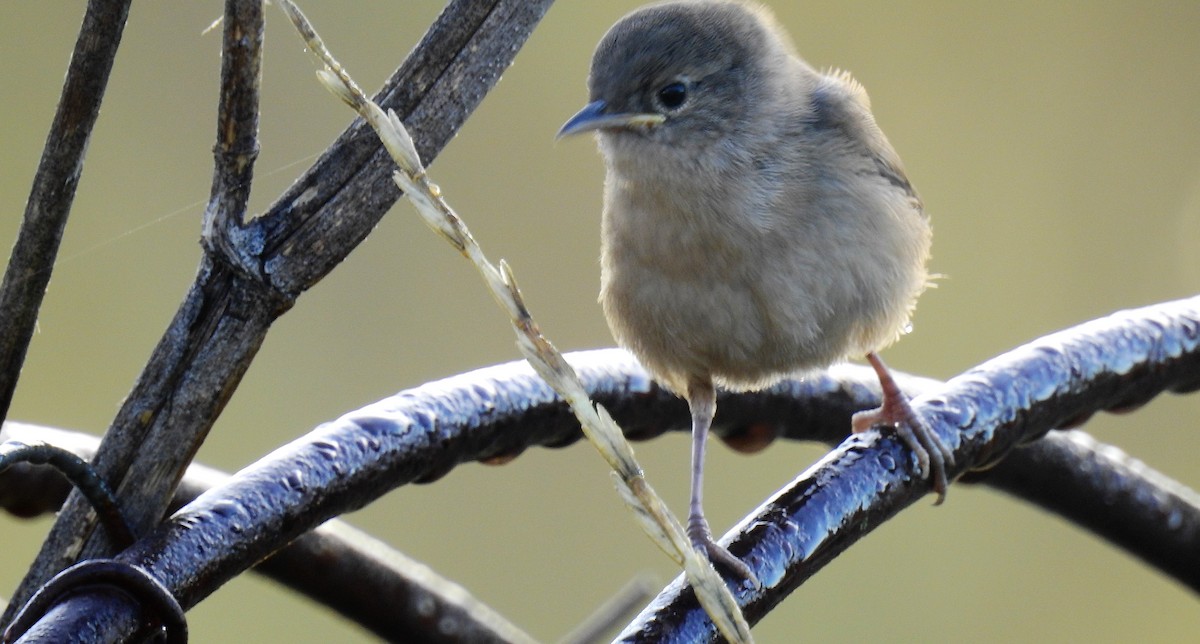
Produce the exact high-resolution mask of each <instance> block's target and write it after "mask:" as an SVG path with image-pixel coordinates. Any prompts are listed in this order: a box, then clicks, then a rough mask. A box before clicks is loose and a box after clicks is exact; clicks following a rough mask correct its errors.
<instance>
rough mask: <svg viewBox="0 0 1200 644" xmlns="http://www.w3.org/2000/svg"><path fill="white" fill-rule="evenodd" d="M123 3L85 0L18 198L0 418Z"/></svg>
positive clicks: (76, 173) (78, 169) (0, 354)
mask: <svg viewBox="0 0 1200 644" xmlns="http://www.w3.org/2000/svg"><path fill="white" fill-rule="evenodd" d="M129 4H130V2H129V0H91V1H90V2H88V6H87V12H86V13H85V14H84V16H83V25H82V26H81V27H80V28H79V39H78V40H77V41H76V42H75V51H74V53H72V54H71V63H70V66H69V67H68V68H67V77H66V80H65V81H64V82H63V90H62V97H61V98H59V100H58V110H57V111H56V112H55V114H54V121H53V122H52V123H51V125H50V133H49V134H48V135H47V136H46V146H45V148H44V149H43V150H42V160H41V162H40V163H39V164H38V169H37V174H35V175H34V178H33V189H32V190H30V193H29V200H28V201H27V202H26V203H25V220H24V221H23V222H22V224H21V231H20V233H19V234H18V236H17V241H16V244H15V245H14V246H13V251H12V255H10V256H9V258H8V268H7V269H6V270H5V271H4V283H3V285H0V420H3V419H4V418H5V417H7V415H8V406H9V403H11V402H12V396H13V391H14V390H15V389H16V387H17V379H18V378H19V377H20V375H21V365H22V364H23V363H24V362H25V351H26V350H27V349H28V348H29V339H30V337H32V335H33V329H34V325H35V324H36V322H37V316H38V310H39V309H40V308H41V306H42V297H43V296H44V295H45V294H46V285H47V284H49V283H50V275H51V273H52V271H53V269H54V260H55V258H56V257H57V256H58V246H59V243H60V242H61V241H62V235H63V229H64V228H65V227H66V225H67V216H68V215H69V214H70V212H71V204H72V203H73V202H74V200H75V189H76V187H78V185H79V178H80V176H81V175H82V174H83V159H84V155H85V153H86V152H87V147H88V140H89V139H90V138H91V136H92V126H93V125H95V123H96V117H97V116H98V115H99V114H100V103H101V101H102V100H103V99H104V89H105V87H106V86H107V85H108V75H109V72H110V71H112V65H113V59H114V58H115V57H116V55H117V47H118V46H119V45H120V44H121V33H122V32H123V31H124V29H125V19H126V18H127V17H128V15H129Z"/></svg>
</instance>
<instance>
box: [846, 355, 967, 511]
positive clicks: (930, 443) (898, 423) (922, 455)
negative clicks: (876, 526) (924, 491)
mask: <svg viewBox="0 0 1200 644" xmlns="http://www.w3.org/2000/svg"><path fill="white" fill-rule="evenodd" d="M867 361H868V362H870V363H871V367H872V368H874V369H875V375H877V376H879V387H880V389H882V390H883V404H882V405H881V406H880V407H879V409H873V410H870V411H860V412H858V413H857V414H854V418H853V419H852V420H851V427H852V429H853V430H854V433H856V434H857V433H860V432H865V431H867V430H868V429H871V428H872V427H876V426H879V425H887V426H889V427H892V428H893V429H895V431H896V435H897V436H899V437H900V440H901V441H902V442H903V443H904V444H905V445H907V446H908V448H909V449H911V450H912V451H913V453H914V454H916V456H917V465H918V466H919V467H920V470H921V473H922V474H923V475H925V476H927V477H929V479H930V480H931V481H932V483H933V490H934V491H935V492H937V495H938V498H937V501H936V502H935V503H934V505H940V504H941V503H942V501H944V500H945V499H946V486H947V485H949V481H948V480H947V479H946V467H947V466H949V467H953V466H954V452H952V451H951V450H950V448H948V447H946V444H945V443H943V442H942V439H941V438H939V437H938V435H937V434H935V433H934V432H933V430H931V429H929V426H928V425H926V424H925V421H923V420H922V419H921V417H920V415H918V414H917V412H916V410H914V409H913V408H912V405H911V404H909V402H908V396H905V395H904V392H902V391H900V387H899V385H897V384H896V381H895V379H893V378H892V374H891V372H890V371H888V368H887V365H885V364H883V361H882V360H880V359H879V356H878V355H875V354H874V353H868V354H867Z"/></svg>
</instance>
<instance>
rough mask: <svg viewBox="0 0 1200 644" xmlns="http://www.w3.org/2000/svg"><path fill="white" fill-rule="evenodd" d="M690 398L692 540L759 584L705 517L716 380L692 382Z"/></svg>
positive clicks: (711, 558)
mask: <svg viewBox="0 0 1200 644" xmlns="http://www.w3.org/2000/svg"><path fill="white" fill-rule="evenodd" d="M687 399H688V407H689V408H690V409H691V412H692V498H691V503H690V504H689V506H688V522H687V533H688V538H689V539H691V541H692V547H694V548H695V549H696V550H699V551H700V552H701V553H702V554H704V555H705V556H706V557H707V558H708V560H709V561H711V562H713V563H714V564H718V565H720V566H723V567H724V568H726V569H727V570H730V571H732V572H733V573H735V574H736V575H737V576H739V577H741V578H742V579H745V580H747V581H749V582H750V583H751V584H753V585H755V586H758V585H759V584H758V579H757V578H756V577H755V576H754V573H753V572H752V571H751V570H750V567H749V566H747V565H746V564H745V563H743V562H742V560H740V559H738V558H737V557H735V556H733V554H732V553H730V552H729V550H727V549H726V548H725V547H724V546H722V545H720V544H719V543H717V542H716V541H715V540H714V539H713V536H712V530H711V529H710V528H709V527H708V520H707V519H705V518H704V507H703V501H702V498H701V497H702V496H703V487H704V446H705V443H706V442H707V440H708V430H709V428H710V427H711V426H712V420H713V415H714V414H715V413H716V411H717V394H716V391H715V390H714V389H713V384H712V380H710V379H705V380H704V381H692V382H691V383H689V384H688V390H687Z"/></svg>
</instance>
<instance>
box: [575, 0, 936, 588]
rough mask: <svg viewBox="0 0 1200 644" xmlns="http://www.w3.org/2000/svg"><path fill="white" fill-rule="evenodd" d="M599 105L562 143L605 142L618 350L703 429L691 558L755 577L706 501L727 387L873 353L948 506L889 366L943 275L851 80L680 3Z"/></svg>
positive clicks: (704, 4)
mask: <svg viewBox="0 0 1200 644" xmlns="http://www.w3.org/2000/svg"><path fill="white" fill-rule="evenodd" d="M588 86H589V90H590V101H591V102H590V103H588V105H587V106H586V107H584V108H583V110H581V111H580V112H579V113H578V114H576V115H575V116H573V117H572V118H571V119H570V120H569V121H567V122H566V124H565V125H563V127H562V129H561V130H560V131H559V136H560V137H561V136H566V135H571V134H578V133H581V132H588V131H595V132H596V133H597V141H598V142H599V147H600V151H601V153H602V154H603V156H604V159H605V162H606V166H607V179H606V181H605V191H604V212H603V223H602V232H601V240H602V241H601V278H600V283H601V285H600V302H601V304H602V305H603V309H604V314H605V316H606V317H607V319H608V324H609V327H610V328H611V329H612V332H613V335H614V336H615V337H616V339H617V342H618V343H619V344H621V345H622V346H623V347H626V348H627V349H629V350H630V351H631V352H633V354H634V355H635V356H637V358H638V360H639V361H640V362H641V363H642V364H643V365H644V366H645V367H646V369H648V370H649V371H650V373H651V374H652V375H653V376H654V377H655V379H657V380H658V381H659V382H661V383H662V384H664V385H665V386H667V387H669V388H670V389H672V390H673V391H675V392H676V393H678V394H680V395H681V396H683V397H685V398H686V399H687V401H688V405H689V407H690V408H691V416H692V495H691V504H690V508H689V509H690V511H689V515H688V535H689V537H690V539H691V540H692V543H693V545H694V546H695V547H696V548H698V549H700V550H701V551H702V552H705V553H707V554H708V556H709V557H710V558H711V559H712V560H713V561H714V562H717V563H721V564H724V565H725V566H727V567H729V568H731V569H732V570H734V571H735V572H738V573H740V574H741V575H742V576H743V577H746V578H752V575H751V574H750V571H749V568H748V567H747V566H746V565H745V564H744V563H742V562H741V561H739V560H738V559H736V558H735V557H733V555H731V554H730V553H729V552H728V551H727V550H725V548H724V547H722V546H720V545H718V544H717V543H716V542H715V541H714V540H713V537H712V534H711V531H710V529H709V526H708V522H707V520H706V519H705V518H704V512H703V507H702V503H701V493H702V478H703V466H704V447H705V440H706V438H707V435H708V431H709V427H710V425H711V423H712V418H713V413H714V411H715V409H716V397H715V392H714V386H715V385H720V386H722V387H726V388H729V389H733V390H745V389H754V388H759V387H764V386H767V385H769V384H771V383H773V382H775V381H777V380H779V379H780V378H783V377H785V376H789V375H795V374H803V373H804V372H806V371H812V370H815V369H820V368H824V367H827V366H829V365H830V364H832V363H834V362H838V361H840V360H843V359H846V358H848V357H858V356H863V355H865V356H866V358H867V360H868V361H869V362H870V363H871V365H872V367H874V369H875V372H876V373H877V374H878V376H879V381H880V384H881V386H882V390H883V405H882V407H880V408H879V409H877V410H874V411H870V412H861V413H859V414H857V415H856V416H855V417H854V421H853V429H854V431H855V432H861V431H865V430H867V429H869V428H871V427H872V426H875V425H884V424H886V425H891V426H894V427H895V428H896V430H897V432H898V435H899V437H900V438H901V439H902V441H903V442H904V443H905V444H906V445H907V446H908V447H909V448H911V449H912V451H913V452H914V453H915V455H916V457H917V462H918V466H919V467H920V469H921V472H923V473H924V475H926V476H929V477H930V478H931V479H932V482H933V488H934V489H935V490H936V491H937V493H938V495H939V502H940V500H941V498H942V496H944V494H945V490H946V485H947V479H946V467H947V465H950V464H952V453H951V452H950V450H949V449H947V447H946V446H945V445H944V444H943V442H942V441H941V440H940V439H939V438H938V436H937V435H936V434H935V433H933V432H932V431H931V430H929V429H928V427H927V426H926V425H925V424H924V423H923V422H922V421H921V419H920V417H919V416H918V415H916V414H915V413H914V411H913V409H912V408H911V407H910V405H909V403H908V399H907V398H906V397H905V396H904V394H903V393H901V391H900V390H899V388H898V387H897V386H896V384H895V382H894V381H893V379H892V377H891V374H890V373H889V372H888V370H887V367H886V366H884V364H883V362H881V361H880V360H879V358H878V356H877V355H876V352H877V351H879V350H880V349H882V348H883V347H885V346H887V345H889V344H891V343H892V342H893V341H895V340H896V339H897V337H898V336H899V335H900V334H901V333H902V332H904V330H905V329H906V328H907V326H908V323H909V316H910V315H911V313H912V311H913V307H914V305H915V303H916V299H917V296H918V295H919V294H920V293H921V292H922V291H923V290H924V289H925V288H926V286H927V284H928V281H929V274H928V273H927V271H926V267H925V266H926V262H927V261H928V259H929V246H930V228H929V220H928V218H927V216H926V215H925V213H924V212H923V210H922V205H921V200H920V199H919V198H918V197H917V193H916V191H914V190H913V187H912V186H911V185H910V184H909V182H908V179H907V178H906V177H905V174H904V169H903V167H902V166H901V163H900V159H899V157H897V156H896V152H895V151H894V150H893V149H892V146H891V145H890V144H889V143H888V141H887V139H886V138H885V137H884V135H883V133H882V132H881V131H880V130H879V128H878V126H876V124H875V119H874V117H873V116H872V115H871V111H870V106H869V103H868V100H867V94H866V92H865V91H864V90H863V88H862V87H861V86H860V85H859V84H858V83H857V82H855V81H854V80H853V79H852V78H851V77H850V76H849V75H847V74H845V73H842V72H832V73H821V72H818V71H816V70H814V69H813V68H812V67H810V66H809V65H808V64H807V63H805V62H804V61H803V60H801V59H800V58H799V57H797V55H796V54H795V53H794V51H793V49H792V46H791V44H790V42H789V39H788V37H787V36H786V34H784V32H783V31H782V30H781V29H780V27H779V26H778V25H777V24H776V23H775V20H774V18H773V17H772V16H771V15H770V14H769V13H768V12H767V11H766V10H765V9H763V8H762V7H759V6H757V5H754V4H749V3H744V2H735V1H728V0H726V1H693V2H686V1H685V2H667V3H663V4H656V5H650V6H647V7H643V8H641V9H638V10H636V11H634V12H633V13H631V14H629V15H627V16H625V17H624V18H622V19H621V20H620V21H619V22H617V23H616V24H615V25H614V26H613V27H612V28H611V29H610V30H609V31H608V33H607V34H606V35H605V36H604V38H603V40H601V41H600V44H599V46H598V47H597V48H596V52H595V55H594V58H593V59H592V68H591V74H590V76H589V78H588Z"/></svg>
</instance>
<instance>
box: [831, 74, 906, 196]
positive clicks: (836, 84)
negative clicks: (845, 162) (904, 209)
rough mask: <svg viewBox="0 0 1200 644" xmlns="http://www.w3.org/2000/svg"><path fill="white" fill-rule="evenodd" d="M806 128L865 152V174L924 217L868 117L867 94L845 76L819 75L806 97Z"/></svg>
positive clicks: (898, 165) (897, 160) (900, 168)
mask: <svg viewBox="0 0 1200 644" xmlns="http://www.w3.org/2000/svg"><path fill="white" fill-rule="evenodd" d="M810 100H811V112H810V114H811V116H810V117H809V119H810V120H809V126H810V127H815V128H826V129H833V130H838V131H839V132H840V133H841V134H842V136H843V138H844V140H845V141H846V142H848V143H850V144H851V145H853V146H855V147H858V148H859V149H860V152H865V153H866V155H867V156H868V157H869V158H870V159H871V161H872V162H873V167H871V168H868V169H866V170H865V171H866V172H872V173H876V174H878V175H879V176H880V177H882V178H883V179H884V180H886V181H887V182H888V183H890V184H892V185H893V186H895V187H897V188H899V189H900V190H902V191H903V192H904V193H905V194H907V195H908V197H909V198H910V199H912V200H913V202H914V205H915V206H916V208H917V209H918V210H919V211H921V212H922V214H924V209H923V207H922V204H921V198H920V196H918V195H917V191H916V189H915V188H913V186H912V183H910V182H909V180H908V175H907V174H905V172H904V164H903V163H901V161H900V156H899V155H898V154H896V150H895V149H894V148H892V144H891V143H889V142H888V140H887V137H886V136H884V134H883V131H882V130H880V129H879V126H878V125H877V124H876V123H875V117H874V116H873V115H872V114H871V99H870V98H869V97H868V96H867V91H866V90H865V89H863V86H862V85H861V84H859V82H858V81H856V80H854V78H853V77H851V76H850V74H849V73H848V72H845V71H840V70H835V71H832V72H830V73H827V74H823V75H821V77H820V80H819V81H818V82H817V84H816V85H815V86H814V87H813V90H812V92H811V94H810Z"/></svg>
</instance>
